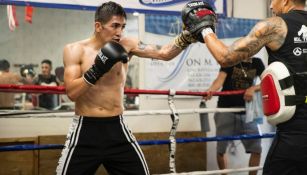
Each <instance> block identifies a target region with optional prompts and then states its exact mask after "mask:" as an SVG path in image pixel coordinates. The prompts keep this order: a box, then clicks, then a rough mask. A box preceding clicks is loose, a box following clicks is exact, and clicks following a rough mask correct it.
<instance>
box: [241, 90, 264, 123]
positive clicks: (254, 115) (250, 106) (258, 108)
mask: <svg viewBox="0 0 307 175" xmlns="http://www.w3.org/2000/svg"><path fill="white" fill-rule="evenodd" d="M245 108H246V120H245V122H246V123H248V122H252V121H255V122H257V123H258V124H262V123H263V116H264V114H263V110H262V94H261V92H260V91H258V92H255V93H254V95H253V100H251V101H249V102H245Z"/></svg>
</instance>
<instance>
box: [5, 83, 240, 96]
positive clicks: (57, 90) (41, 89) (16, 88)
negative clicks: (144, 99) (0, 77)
mask: <svg viewBox="0 0 307 175" xmlns="http://www.w3.org/2000/svg"><path fill="white" fill-rule="evenodd" d="M0 92H18V93H24V92H26V93H46V94H65V93H66V91H65V87H64V86H41V85H15V84H1V85H0ZM124 92H125V94H151V95H154V94H156V95H169V94H170V90H144V89H125V91H124ZM244 92H245V90H234V91H223V92H210V94H212V95H213V96H223V95H239V94H243V93H244ZM208 94H209V92H191V91H175V95H190V96H205V95H208Z"/></svg>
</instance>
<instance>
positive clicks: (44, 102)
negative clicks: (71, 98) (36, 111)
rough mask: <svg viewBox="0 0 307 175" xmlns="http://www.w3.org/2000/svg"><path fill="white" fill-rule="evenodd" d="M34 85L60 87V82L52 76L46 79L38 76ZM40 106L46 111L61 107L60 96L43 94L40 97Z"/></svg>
mask: <svg viewBox="0 0 307 175" xmlns="http://www.w3.org/2000/svg"><path fill="white" fill-rule="evenodd" d="M34 84H36V85H42V86H58V85H59V84H58V81H57V78H56V76H55V75H50V76H49V77H44V76H43V75H41V74H40V75H38V77H37V78H36V79H34ZM38 100H39V102H38V106H39V107H42V108H46V109H54V108H55V107H57V106H58V105H59V96H58V95H53V94H41V95H39V97H38Z"/></svg>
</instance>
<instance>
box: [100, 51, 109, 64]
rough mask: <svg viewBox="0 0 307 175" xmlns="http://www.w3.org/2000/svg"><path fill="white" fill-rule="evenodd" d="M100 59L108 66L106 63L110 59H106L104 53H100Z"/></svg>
mask: <svg viewBox="0 0 307 175" xmlns="http://www.w3.org/2000/svg"><path fill="white" fill-rule="evenodd" d="M98 56H99V58H100V59H101V61H102V62H103V64H106V61H107V60H108V59H109V58H108V57H106V56H105V55H104V54H103V53H102V52H99V53H98Z"/></svg>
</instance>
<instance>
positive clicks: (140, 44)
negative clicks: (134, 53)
mask: <svg viewBox="0 0 307 175" xmlns="http://www.w3.org/2000/svg"><path fill="white" fill-rule="evenodd" d="M138 47H139V49H140V50H145V48H146V44H145V43H143V42H142V41H140V42H139V44H138Z"/></svg>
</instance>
